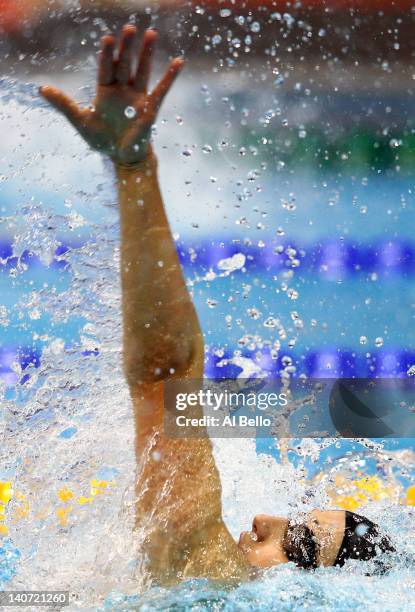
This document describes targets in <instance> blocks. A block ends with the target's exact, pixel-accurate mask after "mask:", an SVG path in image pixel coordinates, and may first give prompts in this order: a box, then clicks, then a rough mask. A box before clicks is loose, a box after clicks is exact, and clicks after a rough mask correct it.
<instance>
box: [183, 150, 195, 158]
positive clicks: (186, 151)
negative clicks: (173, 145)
mask: <svg viewBox="0 0 415 612" xmlns="http://www.w3.org/2000/svg"><path fill="white" fill-rule="evenodd" d="M192 154H193V151H191V150H190V149H184V151H182V155H184V156H185V157H191V156H192Z"/></svg>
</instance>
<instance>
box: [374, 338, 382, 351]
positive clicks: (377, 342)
mask: <svg viewBox="0 0 415 612" xmlns="http://www.w3.org/2000/svg"><path fill="white" fill-rule="evenodd" d="M375 345H376V346H377V347H378V348H380V347H381V346H383V338H381V337H380V336H379V337H378V338H376V340H375Z"/></svg>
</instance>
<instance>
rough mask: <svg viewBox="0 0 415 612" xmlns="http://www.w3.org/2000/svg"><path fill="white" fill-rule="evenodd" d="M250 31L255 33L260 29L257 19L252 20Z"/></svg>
mask: <svg viewBox="0 0 415 612" xmlns="http://www.w3.org/2000/svg"><path fill="white" fill-rule="evenodd" d="M251 31H252V32H255V34H257V33H258V32H260V31H261V24H260V23H259V21H254V22H253V23H252V24H251Z"/></svg>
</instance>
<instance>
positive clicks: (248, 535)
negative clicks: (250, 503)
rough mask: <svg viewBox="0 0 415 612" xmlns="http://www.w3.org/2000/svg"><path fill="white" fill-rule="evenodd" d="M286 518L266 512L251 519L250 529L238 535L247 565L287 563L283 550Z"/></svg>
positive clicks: (262, 565) (259, 566)
mask: <svg viewBox="0 0 415 612" xmlns="http://www.w3.org/2000/svg"><path fill="white" fill-rule="evenodd" d="M287 528H288V519H286V518H283V517H280V516H270V515H268V514H258V515H257V516H255V517H254V520H253V521H252V530H251V531H243V532H242V533H241V535H240V537H239V544H238V546H239V548H240V549H241V551H242V553H243V554H244V556H245V559H246V560H247V562H248V563H249V565H251V566H253V567H258V568H267V567H272V566H273V565H277V564H279V563H287V562H288V557H287V555H286V554H285V552H284V547H283V542H284V536H285V534H286V531H287Z"/></svg>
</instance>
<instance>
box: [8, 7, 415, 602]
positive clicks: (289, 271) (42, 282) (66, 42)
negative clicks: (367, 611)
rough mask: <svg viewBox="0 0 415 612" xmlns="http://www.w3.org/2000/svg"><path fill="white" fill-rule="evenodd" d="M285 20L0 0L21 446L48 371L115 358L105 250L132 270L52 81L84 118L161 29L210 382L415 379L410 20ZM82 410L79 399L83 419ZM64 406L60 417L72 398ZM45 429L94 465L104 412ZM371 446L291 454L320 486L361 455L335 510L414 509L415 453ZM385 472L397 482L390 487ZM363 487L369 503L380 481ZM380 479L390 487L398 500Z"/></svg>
mask: <svg viewBox="0 0 415 612" xmlns="http://www.w3.org/2000/svg"><path fill="white" fill-rule="evenodd" d="M274 4H275V3H272V2H268V3H267V2H262V3H255V2H251V3H247V6H246V7H241V8H237V7H235V6H233V5H232V3H221V2H199V3H180V2H179V3H176V2H170V3H169V2H161V3H159V2H154V3H150V2H121V1H120V2H117V1H114V2H110V1H109V0H108V1H107V2H101V3H96V2H91V3H89V2H69V1H68V2H52V1H51V2H32V1H29V0H25V1H24V2H23V1H21V0H20V1H19V0H18V1H17V2H8V1H7V0H2V1H1V2H0V11H1V19H0V22H1V23H2V26H3V30H4V35H3V37H2V39H1V41H0V50H1V52H2V57H3V70H2V79H1V81H0V112H1V127H0V130H1V132H0V133H1V134H2V138H1V139H0V155H1V158H2V177H1V179H2V180H1V204H0V206H1V228H0V258H1V259H0V263H1V273H0V283H1V303H0V325H1V347H0V377H1V379H2V381H3V392H4V399H5V402H6V406H7V409H6V410H8V411H9V412H8V414H7V415H6V416H5V417H4V419H3V423H4V424H5V431H6V434H7V435H9V436H10V435H11V436H12V435H13V432H15V431H16V428H18V427H19V424H20V425H21V421H19V419H18V418H16V420H15V421H14V420H13V418H12V417H11V416H10V415H11V414H14V413H13V412H12V408H10V406H13V405H15V406H19V405H20V403H24V402H25V401H29V399H30V397H29V396H30V393H31V391H30V389H31V388H32V389H33V388H34V387H30V385H34V386H36V384H37V382H32V381H34V380H35V378H36V376H37V374H36V372H38V371H39V368H40V370H41V369H42V363H43V364H44V363H46V362H47V360H51V357H53V356H54V355H55V356H56V358H57V359H58V357H59V356H60V355H62V353H67V354H70V355H71V358H72V359H73V363H74V364H76V363H78V364H81V365H80V366H79V367H80V368H81V370H82V368H83V367H84V366H85V371H86V372H87V371H89V369H91V368H92V369H93V368H94V367H95V365H91V363H93V362H94V361H97V360H98V361H99V360H100V359H106V358H107V355H106V353H108V352H111V350H114V351H115V353H117V351H118V352H119V344H117V341H116V340H114V339H113V338H112V336H111V342H108V343H107V344H106V342H105V334H103V333H102V332H100V331H99V329H97V323H96V320H94V317H98V313H99V311H100V309H102V310H103V311H104V310H105V308H104V306H103V305H102V303H101V295H103V296H104V297H103V300H102V302H103V303H105V299H106V297H108V295H109V294H112V292H116V289H114V286H116V283H117V281H116V270H115V268H114V270H113V273H114V277H113V278H111V279H110V278H109V276H108V270H110V268H106V267H105V266H104V265H103V266H102V270H100V262H101V259H100V258H101V257H103V259H102V261H104V260H105V262H107V263H108V261H112V258H113V253H112V251H111V250H109V251H107V250H106V249H107V246H106V245H107V244H108V245H109V246H108V248H109V249H110V247H111V248H113V249H114V253H115V254H116V252H117V240H118V229H117V228H118V225H117V209H116V204H115V202H116V198H115V194H114V190H113V186H112V183H113V176H112V171H111V169H110V167H109V166H108V165H106V164H103V162H102V160H101V159H100V158H99V156H98V155H97V154H95V153H92V152H90V151H89V150H88V149H87V147H86V145H85V144H84V143H83V142H82V141H81V139H80V138H79V137H78V136H77V135H76V134H74V132H73V130H72V128H71V127H70V126H67V125H66V123H65V122H64V120H63V119H61V118H60V117H58V116H57V115H56V114H55V113H54V112H53V111H51V110H49V109H47V108H46V105H45V104H44V103H43V102H42V101H41V100H39V97H38V95H37V86H38V85H40V84H45V83H47V82H51V83H52V84H56V85H59V86H60V87H62V88H63V89H64V90H65V91H66V92H68V93H72V94H73V95H74V96H75V97H76V98H77V99H78V100H82V101H84V102H85V103H87V102H88V101H89V100H90V95H91V91H93V79H94V68H95V57H96V53H97V50H98V45H99V39H100V37H101V36H102V35H103V34H105V33H106V32H108V31H113V30H115V28H116V27H117V26H118V25H119V24H120V23H123V22H124V21H125V20H129V21H136V22H137V23H138V24H139V25H142V27H143V29H144V27H147V26H148V25H155V26H156V27H157V28H158V29H159V31H160V34H161V36H160V39H161V46H160V51H159V56H158V61H157V66H156V72H157V74H160V73H161V70H162V66H163V64H164V63H165V61H166V58H167V55H168V54H169V55H177V54H181V53H184V54H185V55H186V57H187V60H188V62H187V67H186V70H185V72H184V74H183V75H182V76H181V79H180V81H179V82H178V84H177V85H176V87H175V88H174V90H173V91H172V92H171V94H169V98H168V100H167V101H166V103H165V106H164V107H163V109H162V112H161V115H160V118H159V121H158V124H157V126H156V130H155V146H156V150H157V153H158V156H159V168H160V179H161V183H162V189H163V194H164V200H165V204H166V208H167V211H168V214H169V218H170V221H171V224H172V227H173V231H174V234H175V238H176V240H177V244H178V250H179V253H180V257H181V260H182V262H183V265H184V268H185V273H186V278H187V280H188V283H189V288H190V289H191V291H192V293H193V297H194V301H195V304H196V307H197V310H198V313H199V315H200V319H201V323H202V328H203V331H204V334H205V339H206V345H207V348H208V350H207V356H206V373H207V375H208V376H212V377H213V376H219V377H227V376H229V377H232V376H235V375H239V374H240V373H241V371H243V370H244V368H247V369H246V371H252V369H253V368H254V369H255V368H256V367H257V368H260V369H261V370H262V372H266V373H268V374H269V375H274V376H277V375H279V374H280V373H281V372H283V371H285V372H290V374H291V375H293V376H298V375H302V374H305V375H308V376H314V377H331V376H336V377H337V376H338V377H351V376H360V377H370V376H378V377H379V376H406V375H411V374H413V373H414V372H415V332H414V326H413V319H414V314H415V310H414V309H415V286H414V275H415V238H414V235H415V233H414V230H415V214H414V212H415V211H414V167H415V132H414V113H413V97H414V85H415V75H414V74H413V67H412V65H411V58H412V56H413V44H412V39H413V37H412V33H413V31H414V20H415V13H414V12H413V10H411V7H410V6H409V4H408V3H406V2H395V3H394V5H393V6H389V4H388V3H373V4H374V6H372V4H371V3H369V2H367V3H365V6H364V7H362V5H361V3H360V4H359V3H358V2H356V3H347V2H345V3H341V2H336V3H330V2H326V3H319V2H303V3H302V4H300V3H297V4H298V5H297V4H296V5H295V6H292V5H289V3H282V2H279V3H277V5H278V6H274ZM261 7H262V8H261ZM1 20H2V21H1ZM86 86H87V87H86ZM104 243H105V244H104ZM114 257H115V256H114ZM88 258H89V262H90V271H89V272H88V271H86V272H85V269H86V268H87V267H88V264H87V263H86V260H87V259H88ZM114 261H115V263H114V266H115V265H116V257H115V259H114ZM80 262H81V263H82V266H83V268H82V270H83V272H85V276H84V277H82V275H80V273H79V265H80ZM85 279H87V281H88V283H90V284H89V285H88V284H87V283H86V281H85ZM92 281H93V282H92ZM74 282H75V285H74ZM114 283H115V285H114ZM81 285H82V286H81ZM72 286H73V287H75V289H74V290H73V291H71V287H72ZM114 295H115V293H114ZM108 299H109V298H108ZM55 308H56V310H54V309H55ZM105 312H106V311H105ZM115 312H116V309H115V308H114V309H113V310H112V311H111V313H112V315H113V317H114V318H113V319H112V320H110V318H109V317H107V315H105V316H106V317H107V318H106V319H105V321H104V324H103V326H102V329H103V330H105V329H107V327H108V329H109V328H110V327H111V325H112V326H113V327H114V328H115V329H116V330H117V333H118V332H119V323H120V322H119V320H118V319H117V316H116V314H114V313H115ZM91 313H93V316H92V315H91ZM115 335H116V334H115ZM114 347H115V348H114ZM45 351H46V352H45ZM117 354H118V353H117ZM48 363H53V359H52V360H51V361H50V362H48ZM117 372H118V376H119V377H120V379H121V373H120V372H121V371H120V368H119V369H118V370H117ZM52 375H53V372H52ZM68 384H69V383H68ZM107 387H108V388H110V385H109V384H107V386H105V385H104V388H107ZM26 388H27V389H29V390H28V391H25V389H26ZM67 388H68V387H67ZM52 391H53V389H52ZM70 392H71V393H73V391H72V390H70ZM87 392H88V388H86V389H83V388H80V390H79V392H78V391H76V392H75V394H76V397H77V399H76V401H78V402H83V401H84V399H83V397H84V395H85V393H87ZM51 393H52V392H51ZM60 393H65V391H62V388H60ZM28 394H29V395H28ZM73 395H74V394H73ZM51 397H52V398H53V401H52V404H56V403H58V401H59V400H60V396H59V395H58V397H57V398H56V396H55V397H54V396H53V395H52V396H51ZM74 398H75V396H74ZM74 401H75V399H74ZM45 405H46V404H45ZM17 412H18V410H17V408H16V414H17ZM46 412H47V411H46ZM46 412H45V411H44V410H40V409H39V410H33V411H32V412H31V413H30V418H29V417H27V419H28V421H27V422H28V423H29V427H35V428H36V427H37V426H38V425H39V423H40V424H41V427H42V428H43V424H44V423H46V422H49V421H48V419H50V422H51V423H52V424H53V428H54V429H53V436H54V440H56V439H57V438H58V439H59V443H58V446H57V450H56V454H57V455H58V454H59V453H62V454H61V455H60V457H61V458H60V460H59V461H58V459H57V460H56V461H57V465H58V464H59V465H62V466H63V465H64V463H65V457H66V458H67V457H68V456H70V455H71V453H73V452H76V449H78V448H80V447H81V446H82V445H83V446H82V448H83V447H84V446H85V449H86V450H83V453H84V454H83V457H84V461H86V460H85V457H88V450H87V449H88V448H89V449H92V452H93V449H94V446H93V444H92V442H91V444H90V446H88V444H87V443H86V442H85V432H84V430H83V429H82V425H81V422H82V419H84V421H86V422H88V419H91V415H90V413H88V412H85V413H83V412H82V410H81V411H80V414H77V412H76V410H75V409H74V411H73V412H70V411H66V412H65V414H64V418H62V414H61V413H60V412H59V411H58V409H55V408H51V412H50V414H49V416H48V414H46ZM58 415H60V416H59V417H58ZM109 416H110V415H109ZM119 418H120V419H121V417H119ZM110 422H111V420H110V418H109V417H108V423H110ZM42 423H43V424H42ZM115 425H116V423H114V427H115ZM47 427H48V428H49V427H50V424H48V425H47ZM44 428H45V430H46V425H45V427H44ZM42 431H43V429H42ZM78 438H79V442H77V439H78ZM8 439H12V437H9V438H8ZM62 444H67V445H69V444H72V446H71V447H70V448H71V451H69V450H68V448H69V446H66V447H65V448H66V450H65V451H64V450H59V449H63V446H62ZM78 444H79V445H80V446H79V447H78V446H77V445H78ZM310 444H311V443H310ZM373 444H374V446H373V447H371V446H370V444H368V446H366V447H365V446H364V445H363V446H359V445H356V443H351V442H338V443H337V444H331V445H329V446H328V447H327V448H326V449H325V448H324V447H322V448H320V447H318V448H317V447H316V446H313V445H312V444H311V446H310V445H308V446H307V444H306V443H305V442H301V441H297V442H293V444H292V448H293V451H292V452H290V454H289V456H290V458H291V460H292V465H293V466H294V467H295V468H296V469H299V470H303V472H302V473H303V474H304V476H307V477H312V476H314V477H316V478H320V477H321V475H322V473H323V472H325V471H330V470H331V469H332V468H333V469H335V470H338V468H339V467H341V466H342V464H341V462H343V461H344V460H345V457H347V456H351V455H353V463H352V464H350V465H348V466H347V470H346V469H345V470H344V473H346V472H347V474H348V475H349V476H350V478H351V479H353V482H354V483H355V484H354V488H353V487H352V489H353V490H352V491H348V490H346V489H347V487H346V486H345V485H344V482H343V481H342V483H341V484H339V482H337V481H336V482H335V485H336V486H337V488H338V491H340V493H339V492H338V493H337V494H333V496H332V498H333V499H335V500H337V503H340V502H341V504H342V505H343V506H344V507H354V505H355V503H356V499H357V500H358V502H359V503H361V504H364V503H368V502H373V501H378V500H379V499H381V500H382V499H386V500H387V499H393V500H394V501H395V502H396V501H401V502H402V501H408V502H410V503H413V502H414V499H413V498H412V497H411V495H412V494H410V493H406V491H407V489H408V487H410V485H411V484H412V483H413V475H414V472H413V466H414V463H415V461H414V457H413V452H412V448H413V440H390V441H388V442H387V443H385V445H384V446H383V448H381V447H379V446H378V445H377V442H374V443H373ZM103 445H104V442H103ZM39 446H40V443H39ZM74 449H75V451H74ZM257 450H258V451H260V452H265V453H267V454H270V455H272V456H274V457H276V458H279V457H280V454H279V449H278V446H276V445H275V443H274V441H270V440H259V441H258V443H257ZM116 452H117V450H116V449H114V455H115V454H116ZM382 453H383V455H382ZM28 456H29V455H28ZM23 457H26V455H24V453H23V454H22V458H20V459H19V458H16V456H15V453H14V461H13V458H12V457H11V456H9V455H8V454H7V451H5V461H4V465H0V480H1V481H3V483H6V482H9V481H14V482H15V483H16V488H17V489H19V484H18V483H19V479H18V474H19V473H20V472H21V470H22V469H23V467H22V465H23V464H24V458H23ZM391 457H392V458H393V461H392V462H393V464H394V466H395V468H396V469H394V472H393V475H392V474H391V473H388V474H386V471H385V470H386V468H385V465H386V464H387V463H388V461H389V460H390V458H391ZM30 460H33V457H30ZM37 460H39V461H40V460H41V459H39V457H37ZM28 461H29V460H28ZM339 462H340V463H339ZM78 463H81V461H80V460H79V462H78ZM114 465H115V462H114V464H112V463H111V462H109V461H108V462H107V463H106V464H105V465H103V464H101V463H100V461H99V459H98V458H96V462H95V465H94V467H93V468H91V474H92V475H93V477H94V478H93V480H94V482H95V483H98V485H97V484H93V485H91V490H93V491H95V493H94V494H93V495H92V493H91V496H92V497H91V499H92V498H94V496H96V495H98V494H101V493H102V491H103V489H105V488H106V486H107V485H105V486H104V485H103V484H102V483H103V482H105V483H108V482H110V481H111V480H112V479H113V478H117V479H118V480H120V481H122V479H121V477H120V474H119V472H118V471H117V470H116V469H115V468H114ZM333 466H334V467H333ZM78 467H79V466H78ZM343 467H345V466H343ZM24 469H26V468H24ZM56 470H57V472H58V468H56ZM111 470H113V472H111ZM65 474H66V472H65ZM336 474H337V471H336ZM367 475H369V476H371V477H373V478H374V480H372V481H371V482H372V485H370V484H369V485H365V484H364V480H363V479H364V477H365V476H367ZM385 475H386V476H388V478H389V477H390V480H394V483H395V485H396V486H395V488H394V487H392V488H391V489H390V488H389V489H388V487H389V486H390V482H389V481H388V483H387V484H386V485H383V484H382V478H383V476H385ZM65 478H67V474H66V475H65ZM65 478H62V481H63V482H62V483H60V488H58V489H57V490H56V495H57V496H58V499H59V501H60V503H61V508H60V510H61V514H60V515H59V513H58V515H57V520H58V524H59V525H60V526H61V528H66V527H67V524H68V520H67V518H68V516H69V510H68V507H69V506H68V504H69V503H72V502H69V501H68V500H71V499H72V498H71V496H70V493H67V494H65V492H63V493H62V491H65V490H68V491H70V492H72V490H73V489H74V487H73V486H72V485H71V487H70V486H69V484H68V482H66V481H65ZM91 478H92V476H91ZM234 478H235V479H236V476H235V477H234ZM336 478H340V476H336ZM376 479H378V480H376ZM395 479H396V482H395ZM39 480H41V478H39ZM90 480H91V479H90ZM91 482H92V481H91ZM333 482H334V481H333ZM359 482H360V483H361V486H360V485H358V484H356V483H359ZM99 483H101V486H100V485H99ZM72 484H73V483H72ZM365 486H366V489H365ZM371 486H372V489H371V488H370V487H371ZM3 487H4V491H6V488H5V487H6V485H5V484H3ZM333 487H334V485H333ZM342 487H343V488H342ZM359 487H360V488H359ZM382 487H383V488H382ZM356 490H358V493H359V495H360V497H359V495H357V497H356ZM97 491H98V493H97ZM341 491H343V493H342V492H341ZM0 493H1V491H0ZM65 495H68V496H69V497H68V499H65ZM353 496H354V497H353ZM81 497H82V496H81ZM6 498H7V491H6V493H4V499H6ZM84 498H85V499H88V495H86V494H85V495H84ZM4 499H3V503H4ZM79 499H81V498H79ZM411 500H412V501H411ZM80 503H81V502H80ZM85 503H88V502H85ZM19 504H20V505H19ZM19 504H18V506H19V508H20V510H21V507H22V506H24V501H23V500H21V501H20V502H19ZM65 504H66V505H65ZM81 505H82V503H81ZM4 506H5V504H4ZM0 510H1V505H0ZM3 510H4V512H3V514H4V513H5V508H3ZM21 511H22V510H21ZM22 512H23V511H22ZM65 512H66V514H65ZM96 512H97V511H96ZM0 525H3V527H4V535H5V540H4V549H5V551H6V549H7V551H8V552H5V553H4V554H5V555H6V556H7V555H8V556H9V557H10V556H11V557H10V558H12V559H14V560H15V561H16V560H18V559H19V555H20V552H19V551H20V549H21V547H20V546H18V547H14V546H13V543H12V541H11V540H9V539H7V538H6V536H7V535H9V534H10V532H9V531H6V522H2V514H1V513H0ZM9 527H10V526H9ZM8 529H9V528H8ZM0 550H2V549H0ZM13 563H14V562H13ZM13 563H12V564H11V565H9V566H8V567H9V569H8V570H7V571H8V572H9V574H10V575H9V578H10V577H11V575H12V573H13V572H12V570H10V567H12V565H13ZM5 572H6V570H5ZM3 577H6V574H3ZM22 580H23V578H22ZM287 609H288V608H287ZM339 609H343V608H341V606H339ZM344 609H346V608H344ZM385 609H387V608H385ZM390 609H392V608H390ZM401 609H402V608H401Z"/></svg>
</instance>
